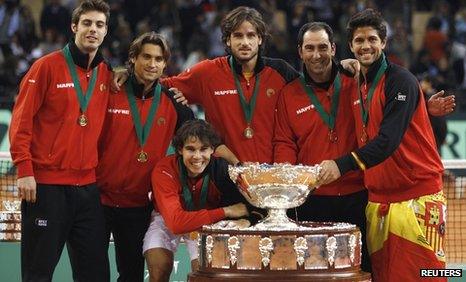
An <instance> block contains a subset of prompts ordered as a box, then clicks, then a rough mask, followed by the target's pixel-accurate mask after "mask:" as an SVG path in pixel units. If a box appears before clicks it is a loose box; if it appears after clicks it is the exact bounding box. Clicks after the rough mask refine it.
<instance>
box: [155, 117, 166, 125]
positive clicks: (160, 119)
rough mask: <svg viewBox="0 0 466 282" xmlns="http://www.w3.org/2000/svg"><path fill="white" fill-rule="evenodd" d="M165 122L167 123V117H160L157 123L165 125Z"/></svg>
mask: <svg viewBox="0 0 466 282" xmlns="http://www.w3.org/2000/svg"><path fill="white" fill-rule="evenodd" d="M164 124H165V118H163V117H160V118H159V119H157V125H164Z"/></svg>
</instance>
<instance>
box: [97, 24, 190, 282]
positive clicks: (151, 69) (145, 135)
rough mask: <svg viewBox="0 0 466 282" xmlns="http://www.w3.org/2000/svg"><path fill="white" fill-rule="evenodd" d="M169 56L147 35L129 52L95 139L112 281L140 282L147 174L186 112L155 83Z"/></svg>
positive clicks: (163, 44)
mask: <svg viewBox="0 0 466 282" xmlns="http://www.w3.org/2000/svg"><path fill="white" fill-rule="evenodd" d="M169 58H170V49H169V47H168V45H167V43H166V41H165V39H164V38H163V37H162V36H161V35H159V34H157V33H155V32H147V33H144V34H142V35H140V36H139V37H138V38H136V39H135V40H134V41H133V42H132V44H131V46H130V49H129V60H128V67H129V71H130V77H129V79H128V80H127V81H126V83H125V85H124V87H123V89H122V90H121V91H119V92H118V93H114V94H111V95H110V98H109V103H108V109H107V114H106V118H105V123H104V128H105V130H104V131H103V132H102V136H101V138H100V141H99V166H98V167H97V186H98V187H99V189H100V191H101V201H102V204H103V208H104V214H105V222H106V232H107V238H106V241H105V243H104V244H105V245H106V246H107V248H108V242H109V237H110V233H112V234H113V239H114V243H115V256H116V264H117V269H118V272H119V278H118V281H143V280H144V257H143V256H142V242H143V239H144V234H145V233H146V231H147V227H148V226H149V221H150V214H151V211H152V209H153V206H152V203H151V201H150V199H149V197H148V194H149V192H150V191H151V190H152V189H151V182H150V175H151V172H152V169H153V168H154V166H155V165H156V163H157V162H158V161H159V160H160V159H161V158H162V157H164V156H165V154H166V152H167V149H168V147H169V145H170V141H171V139H172V137H173V135H174V134H175V131H176V129H177V128H179V127H180V126H181V125H182V124H183V123H184V122H185V121H186V120H190V119H192V118H194V115H193V113H192V111H191V110H190V109H189V108H188V107H186V106H183V105H182V104H179V103H177V102H176V101H175V98H174V94H173V92H171V91H169V90H168V89H167V88H165V87H164V86H162V85H161V84H160V83H159V78H160V77H161V76H162V74H163V72H164V70H165V68H166V66H167V63H168V61H169Z"/></svg>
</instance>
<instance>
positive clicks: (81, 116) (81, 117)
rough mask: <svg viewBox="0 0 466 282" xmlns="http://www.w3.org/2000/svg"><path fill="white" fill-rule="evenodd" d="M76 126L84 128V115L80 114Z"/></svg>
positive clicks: (85, 120) (85, 118) (85, 122)
mask: <svg viewBox="0 0 466 282" xmlns="http://www.w3.org/2000/svg"><path fill="white" fill-rule="evenodd" d="M78 124H79V125H80V126H86V125H87V117H86V116H85V115H84V114H81V115H80V116H79V117H78Z"/></svg>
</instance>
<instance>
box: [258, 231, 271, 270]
mask: <svg viewBox="0 0 466 282" xmlns="http://www.w3.org/2000/svg"><path fill="white" fill-rule="evenodd" d="M259 251H260V253H261V258H262V260H261V261H262V264H263V265H264V267H267V266H268V265H269V263H270V253H271V252H272V251H273V241H272V239H270V238H269V237H264V238H262V239H260V241H259Z"/></svg>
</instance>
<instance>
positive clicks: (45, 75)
mask: <svg viewBox="0 0 466 282" xmlns="http://www.w3.org/2000/svg"><path fill="white" fill-rule="evenodd" d="M43 62H44V61H43V60H39V61H37V62H36V63H34V64H33V65H32V66H31V69H30V70H29V71H28V73H27V74H26V75H25V76H24V78H23V80H22V81H21V84H20V87H19V94H18V98H17V100H16V103H15V107H14V109H13V114H12V118H11V124H10V132H9V138H10V152H11V158H12V160H13V163H14V164H15V165H16V167H17V171H18V189H19V192H20V196H21V198H22V199H24V200H26V201H28V202H29V201H31V202H35V200H36V182H35V179H34V171H33V167H32V156H31V140H32V131H33V120H34V116H35V115H36V113H37V112H38V111H39V109H40V107H41V105H42V103H43V101H44V99H45V93H46V91H47V85H48V82H49V81H50V72H49V69H48V68H47V66H46V65H45V64H44V63H43Z"/></svg>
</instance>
